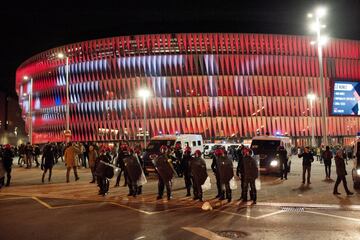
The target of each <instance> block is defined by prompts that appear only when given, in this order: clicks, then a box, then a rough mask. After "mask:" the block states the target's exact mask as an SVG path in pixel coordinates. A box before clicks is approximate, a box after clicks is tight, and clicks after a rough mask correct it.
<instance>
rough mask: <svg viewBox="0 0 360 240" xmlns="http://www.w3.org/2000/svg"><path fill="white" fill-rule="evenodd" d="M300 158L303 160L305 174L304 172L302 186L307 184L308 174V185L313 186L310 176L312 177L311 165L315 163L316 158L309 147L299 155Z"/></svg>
mask: <svg viewBox="0 0 360 240" xmlns="http://www.w3.org/2000/svg"><path fill="white" fill-rule="evenodd" d="M298 157H299V158H303V162H302V165H303V172H302V184H305V174H306V172H307V184H311V182H310V175H311V163H312V162H313V161H314V156H313V154H312V153H311V152H310V148H309V147H305V149H304V152H303V153H300V154H299V155H298Z"/></svg>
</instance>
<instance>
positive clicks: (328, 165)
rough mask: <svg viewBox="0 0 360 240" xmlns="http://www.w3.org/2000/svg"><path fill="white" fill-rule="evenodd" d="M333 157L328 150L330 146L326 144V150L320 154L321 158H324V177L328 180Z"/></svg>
mask: <svg viewBox="0 0 360 240" xmlns="http://www.w3.org/2000/svg"><path fill="white" fill-rule="evenodd" d="M332 158H333V154H332V152H331V151H330V147H329V146H326V150H325V151H324V152H323V154H322V159H323V160H324V165H325V175H326V179H327V180H329V179H331V178H330V175H331V159H332Z"/></svg>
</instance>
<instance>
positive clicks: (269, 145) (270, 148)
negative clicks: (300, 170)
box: [250, 136, 291, 173]
mask: <svg viewBox="0 0 360 240" xmlns="http://www.w3.org/2000/svg"><path fill="white" fill-rule="evenodd" d="M279 146H283V147H284V148H285V150H286V151H287V154H288V158H289V161H288V169H289V172H290V166H291V160H290V156H291V141H290V138H288V137H281V136H256V137H254V138H253V139H252V141H251V146H250V148H251V150H252V151H253V153H254V155H259V159H260V171H262V172H268V173H279V172H280V170H281V168H280V161H279V159H278V156H277V151H278V148H279Z"/></svg>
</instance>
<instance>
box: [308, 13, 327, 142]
mask: <svg viewBox="0 0 360 240" xmlns="http://www.w3.org/2000/svg"><path fill="white" fill-rule="evenodd" d="M326 11H327V10H326V8H325V7H318V8H316V9H315V10H314V12H313V13H311V15H312V16H314V17H315V22H313V23H312V24H311V25H310V29H311V30H312V31H314V32H316V41H311V42H310V44H311V45H315V44H316V45H317V53H318V54H317V55H318V60H319V79H320V88H321V95H320V103H321V115H322V116H321V126H322V135H323V144H324V145H327V143H328V139H327V119H326V117H327V101H326V92H325V90H326V86H325V79H324V70H323V59H322V47H323V46H324V45H325V44H326V42H327V41H328V39H329V38H328V37H324V36H322V35H321V29H323V28H325V27H326V25H323V24H322V23H321V18H322V17H324V16H325V15H326ZM307 16H308V17H309V14H308V15H307ZM312 16H311V17H312Z"/></svg>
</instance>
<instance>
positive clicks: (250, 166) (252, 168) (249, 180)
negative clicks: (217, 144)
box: [241, 148, 259, 204]
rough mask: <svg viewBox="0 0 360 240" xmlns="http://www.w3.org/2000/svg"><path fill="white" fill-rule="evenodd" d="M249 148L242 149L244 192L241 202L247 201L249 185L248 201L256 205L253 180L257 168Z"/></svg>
mask: <svg viewBox="0 0 360 240" xmlns="http://www.w3.org/2000/svg"><path fill="white" fill-rule="evenodd" d="M251 154H252V152H251V150H250V149H249V148H244V149H243V155H244V191H243V192H242V197H241V198H242V201H247V196H248V189H249V185H250V199H251V200H252V201H253V203H254V204H256V187H255V180H256V178H257V177H258V173H259V172H258V166H257V162H256V160H255V159H254V158H253V157H251Z"/></svg>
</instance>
